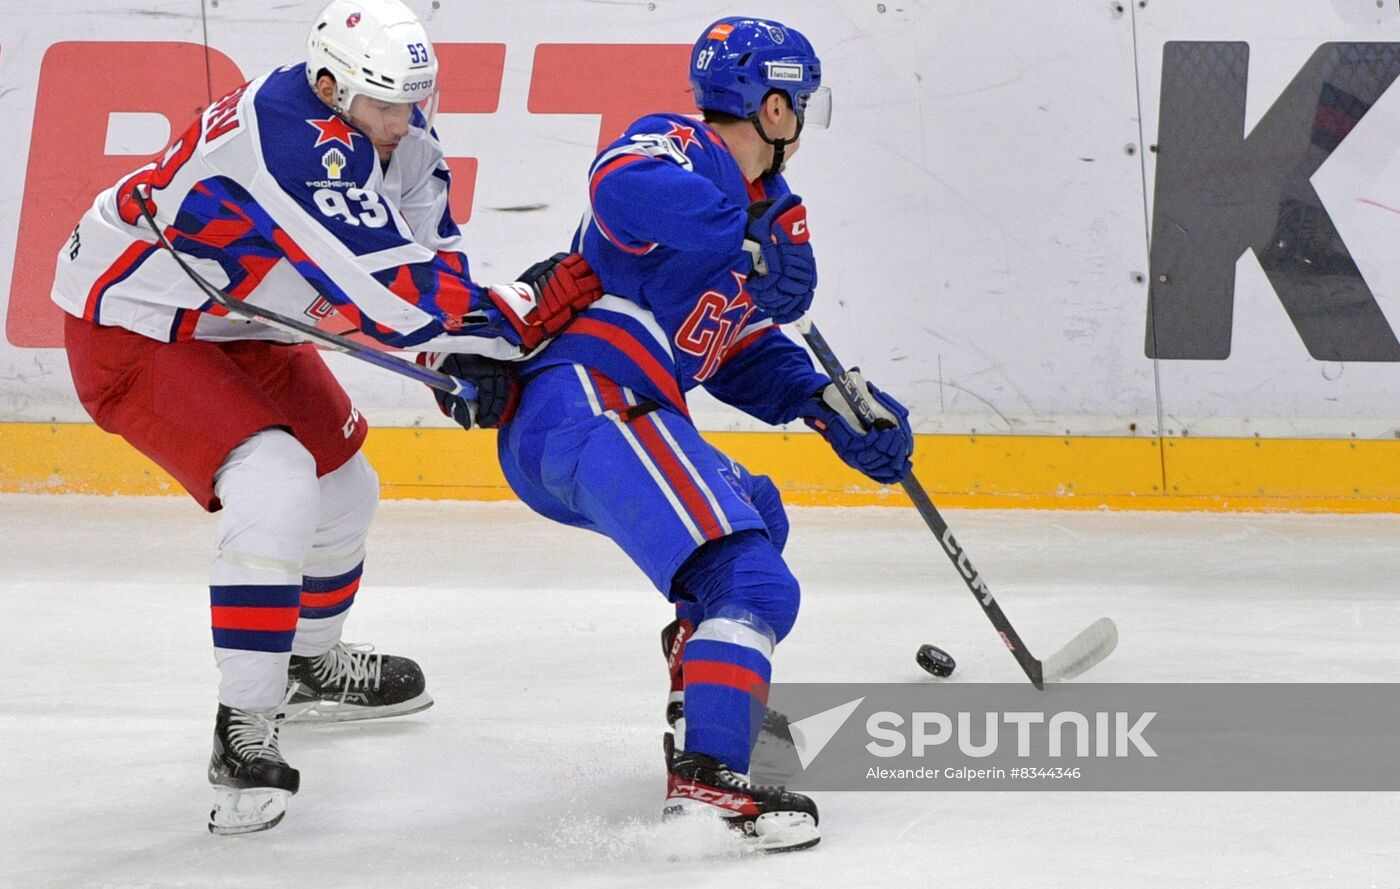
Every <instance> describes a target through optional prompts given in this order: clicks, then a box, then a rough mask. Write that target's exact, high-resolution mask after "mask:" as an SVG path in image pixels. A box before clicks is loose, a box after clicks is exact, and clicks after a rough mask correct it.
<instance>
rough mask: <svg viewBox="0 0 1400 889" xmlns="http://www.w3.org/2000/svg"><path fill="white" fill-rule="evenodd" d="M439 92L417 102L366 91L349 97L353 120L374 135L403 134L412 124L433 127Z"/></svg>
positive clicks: (434, 92)
mask: <svg viewBox="0 0 1400 889" xmlns="http://www.w3.org/2000/svg"><path fill="white" fill-rule="evenodd" d="M437 109H438V91H437V87H436V86H434V87H433V90H432V92H430V93H429V94H428V95H426V96H424V97H423V98H421V99H418V100H417V101H414V102H389V101H385V100H384V99H376V98H374V97H373V96H367V95H365V94H363V93H356V94H355V95H354V96H353V97H352V98H351V100H350V108H349V109H348V110H349V116H350V122H351V123H353V124H355V126H357V127H359V128H360V129H362V130H364V131H366V132H367V133H369V134H370V135H371V136H376V135H389V134H398V136H400V137H401V136H403V135H404V134H406V133H407V132H408V129H409V128H410V127H413V128H417V129H422V130H431V129H432V128H433V120H434V119H435V118H436V117H437Z"/></svg>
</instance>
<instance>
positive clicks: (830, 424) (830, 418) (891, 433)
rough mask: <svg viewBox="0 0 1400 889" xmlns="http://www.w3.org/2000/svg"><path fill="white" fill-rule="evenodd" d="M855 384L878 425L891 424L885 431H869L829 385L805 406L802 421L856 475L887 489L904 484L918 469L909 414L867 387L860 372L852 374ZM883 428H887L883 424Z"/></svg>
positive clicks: (836, 390)
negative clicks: (914, 461) (868, 404)
mask: <svg viewBox="0 0 1400 889" xmlns="http://www.w3.org/2000/svg"><path fill="white" fill-rule="evenodd" d="M850 377H851V382H853V383H854V384H855V385H856V388H857V389H859V390H860V391H861V392H862V393H863V394H864V395H865V400H866V401H868V402H869V403H870V408H871V410H872V411H873V412H874V414H875V417H876V419H877V420H884V421H887V422H888V423H889V424H890V425H889V426H888V427H886V428H884V429H869V430H867V429H865V427H864V425H863V424H862V423H861V422H860V419H859V418H858V417H857V416H856V415H855V412H854V411H852V410H851V406H850V405H849V404H847V403H846V399H845V398H843V397H842V395H841V391H840V389H839V388H838V387H837V385H836V384H835V383H828V384H827V385H826V386H825V387H823V388H822V390H821V391H820V392H818V393H817V394H815V395H813V396H812V397H811V398H809V399H807V402H806V404H804V405H803V406H802V419H803V421H804V422H806V424H807V425H808V426H810V427H812V428H813V429H815V430H817V431H818V432H820V433H821V434H822V436H823V437H824V438H825V439H826V440H827V443H828V444H830V445H831V448H832V450H834V451H836V454H837V456H839V457H840V458H841V459H842V460H844V461H846V464H847V465H848V466H850V467H852V468H853V469H856V470H859V471H860V472H862V473H864V474H865V475H867V476H869V477H870V478H872V479H874V480H875V481H877V482H880V483H881V484H885V485H892V484H895V483H896V482H901V481H903V480H904V478H905V476H907V475H909V472H910V471H911V470H912V469H913V468H914V466H913V464H912V463H910V462H909V457H910V455H911V454H913V453H914V432H913V430H912V429H910V428H909V411H908V409H907V408H905V407H904V405H902V404H900V403H899V402H898V401H895V400H894V398H892V397H890V396H889V395H886V394H885V393H884V392H881V391H880V390H879V389H876V388H875V387H874V386H872V385H870V384H869V383H867V382H866V381H865V378H864V377H862V376H861V374H860V368H858V367H853V368H851V370H850ZM880 425H882V426H883V425H884V424H883V423H881V424H880Z"/></svg>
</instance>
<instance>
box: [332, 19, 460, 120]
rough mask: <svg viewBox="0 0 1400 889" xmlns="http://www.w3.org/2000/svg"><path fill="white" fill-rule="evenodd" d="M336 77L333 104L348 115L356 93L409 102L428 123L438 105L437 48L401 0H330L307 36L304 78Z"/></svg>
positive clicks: (389, 100)
mask: <svg viewBox="0 0 1400 889" xmlns="http://www.w3.org/2000/svg"><path fill="white" fill-rule="evenodd" d="M322 71H328V72H330V75H331V76H332V77H334V78H335V83H336V90H335V106H334V107H335V110H336V111H338V112H340V113H341V114H343V115H348V114H349V111H350V103H351V102H352V101H353V100H354V98H355V96H356V95H362V96H367V97H369V98H370V99H374V100H377V101H380V102H393V103H413V104H416V105H418V106H419V108H420V109H421V110H422V111H423V113H424V117H425V118H426V119H427V121H428V125H429V126H431V125H432V112H433V111H435V110H436V107H437V88H438V77H437V74H438V61H437V53H436V52H434V51H433V45H432V43H431V42H430V41H429V40H428V32H427V31H426V30H424V28H423V23H422V22H420V21H419V20H418V16H416V15H414V14H413V10H411V9H409V8H408V7H407V6H405V5H403V3H401V2H400V0H333V2H332V3H330V5H328V6H327V7H326V8H325V9H323V10H321V14H320V15H318V16H316V21H315V22H313V23H312V25H311V33H310V35H309V36H308V37H307V40H306V80H307V82H308V83H310V84H311V88H312V89H313V90H314V89H315V88H316V80H317V77H318V76H319V74H320V72H322Z"/></svg>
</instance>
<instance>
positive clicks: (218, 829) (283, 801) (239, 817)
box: [209, 787, 291, 836]
mask: <svg viewBox="0 0 1400 889" xmlns="http://www.w3.org/2000/svg"><path fill="white" fill-rule="evenodd" d="M214 792H215V799H214V808H213V809H212V810H210V812H209V832H210V833H212V834H217V835H218V836H235V835H237V834H241V833H257V832H258V831H260V830H271V829H272V828H274V827H276V826H277V824H278V822H280V821H281V820H282V816H283V815H286V814H287V798H288V797H289V796H291V794H290V793H288V792H287V791H285V790H281V789H279V788H275V787H254V788H250V789H247V790H239V789H237V788H234V787H216V788H214Z"/></svg>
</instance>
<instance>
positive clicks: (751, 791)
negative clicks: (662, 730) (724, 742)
mask: <svg viewBox="0 0 1400 889" xmlns="http://www.w3.org/2000/svg"><path fill="white" fill-rule="evenodd" d="M668 740H669V736H668ZM669 746H670V745H669V744H668V749H667V760H668V761H669V763H670V765H669V768H668V772H669V774H668V777H667V782H666V783H667V792H666V806H665V808H663V809H662V812H661V814H662V817H663V818H668V819H669V818H681V817H690V816H702V817H703V816H710V817H719V818H721V819H722V820H723V821H724V822H725V823H726V824H728V825H729V827H731V828H732V829H734V830H735V831H737V832H739V833H741V834H743V836H744V839H745V840H746V841H747V842H750V843H752V844H753V846H754V847H755V848H757V849H758V850H760V851H762V852H796V851H797V850H799V849H807V848H810V847H812V846H815V845H816V844H817V843H818V842H820V841H821V834H820V833H818V831H817V804H816V803H814V802H812V800H811V799H810V798H808V797H806V796H803V795H802V794H800V793H793V792H791V791H788V790H784V789H782V788H781V787H755V786H752V785H750V784H749V779H748V777H747V776H745V775H739V774H736V773H735V772H733V771H731V770H730V769H729V768H728V767H727V766H725V765H724V763H722V762H720V761H719V760H717V759H714V758H713V757H710V756H706V755H704V754H703V753H675V752H674V751H673V750H671V749H669Z"/></svg>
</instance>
